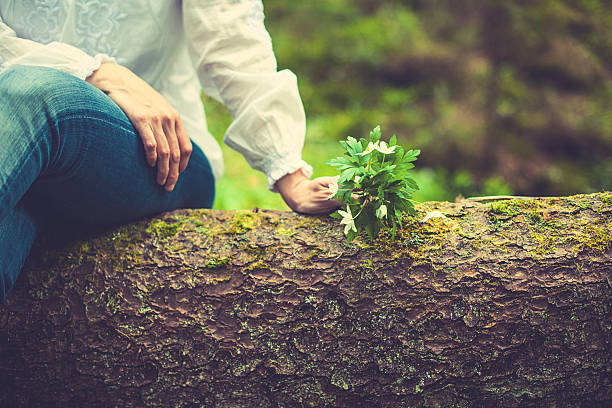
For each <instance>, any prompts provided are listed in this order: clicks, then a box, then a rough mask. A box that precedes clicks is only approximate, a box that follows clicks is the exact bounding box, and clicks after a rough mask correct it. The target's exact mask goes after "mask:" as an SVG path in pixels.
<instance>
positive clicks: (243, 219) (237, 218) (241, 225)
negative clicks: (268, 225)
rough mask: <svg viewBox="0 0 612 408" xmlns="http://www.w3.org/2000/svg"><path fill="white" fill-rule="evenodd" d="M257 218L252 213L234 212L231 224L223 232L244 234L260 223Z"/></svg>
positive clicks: (246, 211) (247, 211)
mask: <svg viewBox="0 0 612 408" xmlns="http://www.w3.org/2000/svg"><path fill="white" fill-rule="evenodd" d="M260 222H261V221H260V219H259V217H257V215H256V214H254V213H253V212H252V211H249V210H243V211H236V213H235V215H234V218H233V219H232V223H231V224H230V226H229V227H228V228H227V229H226V230H225V233H227V234H244V233H245V232H247V231H250V230H252V229H253V228H255V227H257V226H258V225H259V223H260Z"/></svg>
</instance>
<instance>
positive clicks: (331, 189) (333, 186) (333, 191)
mask: <svg viewBox="0 0 612 408" xmlns="http://www.w3.org/2000/svg"><path fill="white" fill-rule="evenodd" d="M327 188H329V192H330V194H329V196H328V197H327V199H328V200H331V199H332V198H333V197H334V196H335V195H336V194H338V183H336V182H333V183H329V185H328V186H327Z"/></svg>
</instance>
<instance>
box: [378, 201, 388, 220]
mask: <svg viewBox="0 0 612 408" xmlns="http://www.w3.org/2000/svg"><path fill="white" fill-rule="evenodd" d="M376 216H377V217H378V218H380V219H382V218H384V217H386V216H387V206H386V205H384V204H383V205H381V206H380V207H378V208H377V209H376Z"/></svg>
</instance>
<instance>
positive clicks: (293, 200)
mask: <svg viewBox="0 0 612 408" xmlns="http://www.w3.org/2000/svg"><path fill="white" fill-rule="evenodd" d="M304 180H309V178H308V177H306V176H305V175H304V173H302V170H297V171H295V172H293V173H287V174H285V175H284V176H283V177H281V178H280V179H278V180H277V181H276V188H277V189H278V192H279V193H280V194H281V196H282V197H283V200H285V202H286V203H287V205H288V206H289V207H290V208H291V209H293V210H295V209H296V208H297V205H298V202H297V197H295V194H294V192H295V191H296V190H297V187H298V185H299V184H300V183H302V182H304Z"/></svg>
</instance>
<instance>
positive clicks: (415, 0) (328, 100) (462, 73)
mask: <svg viewBox="0 0 612 408" xmlns="http://www.w3.org/2000/svg"><path fill="white" fill-rule="evenodd" d="M264 5H265V12H266V26H267V28H268V31H269V32H270V34H271V36H272V40H273V44H274V49H275V51H276V56H277V60H278V65H279V69H283V68H290V69H291V70H293V71H294V72H295V73H296V74H297V76H298V79H299V83H300V91H301V94H302V99H303V102H304V106H305V108H306V113H307V118H308V131H307V137H306V146H305V148H304V152H303V156H304V159H305V160H306V161H308V162H309V163H311V164H312V165H313V167H314V169H315V177H317V176H323V175H332V174H334V173H333V169H332V168H331V167H329V166H327V165H325V164H323V162H324V161H326V160H327V159H329V158H332V157H335V156H337V155H339V154H341V150H340V145H339V144H338V140H343V139H346V136H348V135H351V136H354V137H357V138H359V137H365V136H366V135H367V134H368V132H369V131H370V130H371V129H372V128H373V127H374V126H376V125H378V124H380V125H381V127H382V130H383V137H384V138H389V137H390V136H391V135H392V134H394V133H395V134H397V136H398V140H399V142H400V143H401V144H402V145H404V146H405V147H411V148H419V149H421V150H422V154H421V157H420V159H419V160H418V161H417V162H416V166H417V170H416V171H415V178H416V179H417V181H418V183H419V185H420V186H421V190H420V191H419V192H418V193H417V194H416V196H415V199H416V200H417V201H425V200H449V201H453V200H454V199H455V197H456V196H458V195H460V194H461V195H463V196H472V195H493V194H520V195H538V196H546V195H567V194H573V193H587V192H594V191H601V190H610V189H612V187H611V186H612V2H610V1H609V0H571V1H570V0H538V1H526V0H505V1H504V0H462V1H456V0H403V1H399V0H398V1H382V0H325V1H315V0H303V1H296V2H289V1H286V0H265V1H264ZM203 100H204V105H205V108H206V111H207V115H208V122H209V127H210V130H211V132H212V133H213V135H215V137H217V138H218V140H221V139H222V137H223V134H224V133H225V129H226V128H227V126H228V125H229V123H230V121H231V117H230V116H229V114H228V113H227V111H226V110H225V108H224V107H223V106H222V105H219V104H218V103H216V102H215V101H213V100H211V99H209V98H207V97H206V96H204V97H203ZM223 149H224V154H225V163H226V174H225V175H224V177H223V178H222V179H221V180H220V181H219V183H218V190H217V199H216V202H215V208H219V209H239V208H252V207H260V208H276V209H287V207H286V206H285V205H284V203H283V201H282V199H281V198H280V196H279V195H277V194H274V193H271V192H269V191H267V189H266V179H265V176H264V175H263V174H261V173H258V172H256V171H253V170H251V169H250V168H249V166H248V165H247V163H246V161H245V160H244V159H243V158H242V156H240V155H239V154H238V153H236V152H234V151H232V150H231V149H229V148H227V147H226V146H223Z"/></svg>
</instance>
